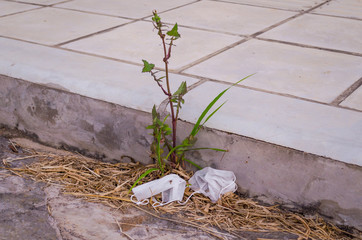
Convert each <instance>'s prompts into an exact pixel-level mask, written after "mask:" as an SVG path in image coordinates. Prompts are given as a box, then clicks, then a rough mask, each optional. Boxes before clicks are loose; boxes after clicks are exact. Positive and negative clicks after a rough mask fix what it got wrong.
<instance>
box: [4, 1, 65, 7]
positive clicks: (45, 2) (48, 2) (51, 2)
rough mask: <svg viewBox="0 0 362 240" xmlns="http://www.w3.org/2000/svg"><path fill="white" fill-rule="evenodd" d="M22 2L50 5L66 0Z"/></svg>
mask: <svg viewBox="0 0 362 240" xmlns="http://www.w3.org/2000/svg"><path fill="white" fill-rule="evenodd" d="M11 1H14V0H11ZM21 2H24V3H30V4H39V5H43V6H49V5H53V4H56V3H60V2H64V0H21Z"/></svg>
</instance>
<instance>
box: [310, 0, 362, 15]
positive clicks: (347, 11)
mask: <svg viewBox="0 0 362 240" xmlns="http://www.w3.org/2000/svg"><path fill="white" fill-rule="evenodd" d="M361 12H362V1H361V0H334V1H331V2H328V3H327V4H325V5H323V6H321V7H319V8H317V9H315V10H313V11H312V13H318V14H326V15H332V16H340V17H348V18H358V19H362V14H361Z"/></svg>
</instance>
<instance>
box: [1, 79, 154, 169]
mask: <svg viewBox="0 0 362 240" xmlns="http://www.w3.org/2000/svg"><path fill="white" fill-rule="evenodd" d="M0 83H1V88H0V109H1V113H0V123H1V124H3V125H6V126H9V127H11V128H17V129H19V130H21V131H24V132H26V133H27V134H28V135H31V136H33V138H35V139H37V140H38V141H40V142H42V143H45V144H48V145H51V146H54V147H58V148H65V149H69V150H75V151H79V152H81V153H84V154H86V155H88V156H93V157H95V158H98V159H117V160H119V159H120V157H121V156H124V155H126V156H132V157H133V158H134V159H135V160H136V161H140V162H143V163H149V162H150V160H149V157H148V153H147V150H148V148H149V145H150V143H151V142H152V137H151V136H150V135H148V134H147V133H146V130H145V127H146V126H147V125H148V124H149V122H150V119H151V115H150V114H148V113H145V112H140V111H136V110H133V109H129V108H125V107H122V106H117V105H115V104H111V103H106V102H102V101H99V100H94V99H90V98H86V97H82V96H80V95H76V94H71V93H67V92H64V91H60V90H56V89H51V88H48V87H45V86H41V85H37V84H32V83H28V82H25V81H21V80H14V79H10V78H7V77H4V76H2V77H0Z"/></svg>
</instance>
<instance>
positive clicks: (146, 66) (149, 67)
mask: <svg viewBox="0 0 362 240" xmlns="http://www.w3.org/2000/svg"><path fill="white" fill-rule="evenodd" d="M142 62H143V69H142V72H151V70H152V69H153V68H154V67H155V64H152V63H149V62H147V61H146V60H143V59H142Z"/></svg>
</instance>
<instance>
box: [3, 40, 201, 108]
mask: <svg viewBox="0 0 362 240" xmlns="http://www.w3.org/2000/svg"><path fill="white" fill-rule="evenodd" d="M141 71H142V67H140V66H134V65H130V64H125V63H120V62H116V61H112V60H107V59H102V58H97V57H92V56H87V55H83V54H78V53H73V52H69V51H65V50H60V49H55V48H51V47H45V46H40V45H36V44H31V43H25V42H21V41H16V40H10V39H4V38H0V74H4V75H7V76H11V77H15V78H20V79H24V80H27V81H30V82H34V83H40V84H44V85H48V86H52V87H56V88H60V89H64V90H67V91H70V92H73V93H77V94H80V95H84V96H87V97H91V98H96V99H100V100H104V101H108V102H112V103H116V104H119V105H122V106H126V107H130V108H134V109H138V110H142V111H147V112H149V111H151V109H152V106H153V105H154V104H156V105H158V104H160V103H161V102H162V101H163V100H164V99H165V96H164V95H163V94H162V92H161V90H160V89H159V88H158V86H157V85H156V83H155V82H154V81H153V79H152V77H151V76H149V74H147V73H142V72H141ZM171 80H172V83H173V84H172V86H173V87H172V91H176V90H177V88H178V85H179V84H180V83H181V81H187V83H188V85H191V84H193V83H195V82H196V80H195V79H193V78H188V77H183V76H181V75H171Z"/></svg>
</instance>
